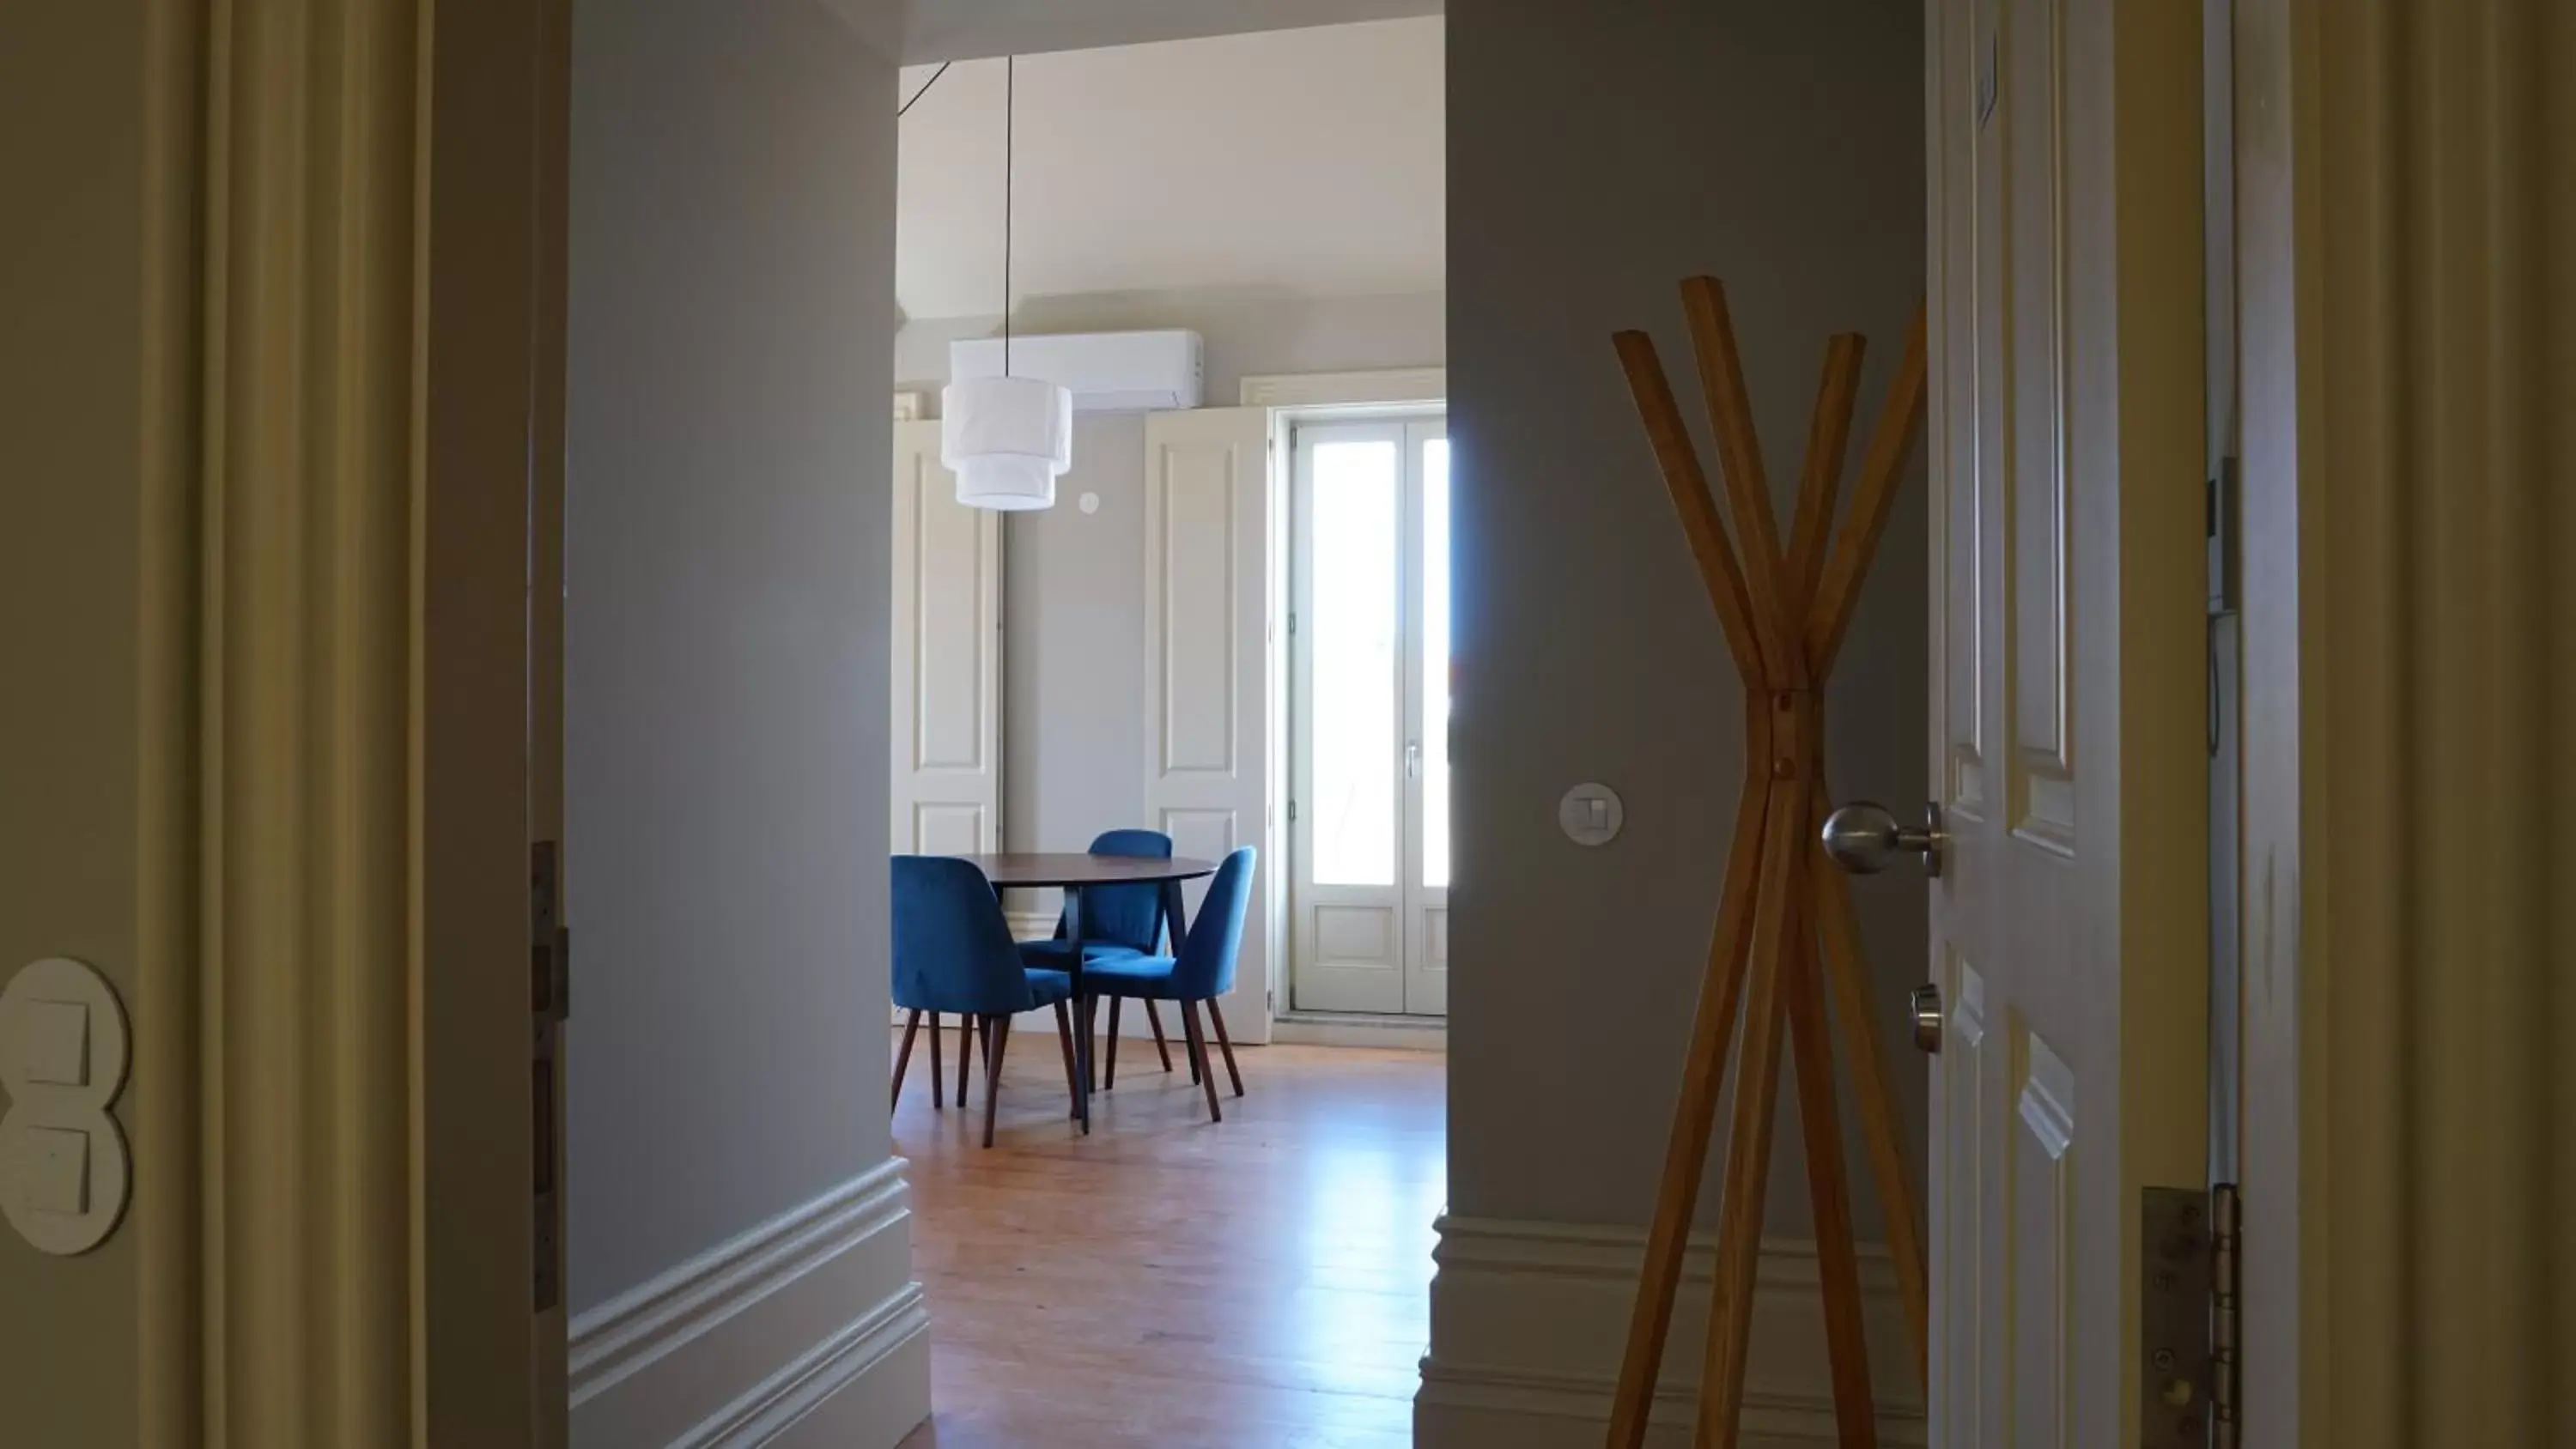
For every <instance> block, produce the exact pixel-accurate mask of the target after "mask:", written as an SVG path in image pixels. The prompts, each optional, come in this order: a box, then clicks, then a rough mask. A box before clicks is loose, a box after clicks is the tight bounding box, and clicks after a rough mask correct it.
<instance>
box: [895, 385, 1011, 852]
mask: <svg viewBox="0 0 2576 1449" xmlns="http://www.w3.org/2000/svg"><path fill="white" fill-rule="evenodd" d="M893 554H894V558H893V564H894V567H893V570H892V572H893V575H894V623H893V641H892V642H893V647H892V651H891V656H892V666H893V671H892V672H893V686H894V687H893V702H894V704H893V707H894V719H893V729H892V731H891V732H890V738H891V740H892V744H893V750H892V754H893V764H894V787H893V789H892V790H891V791H890V792H889V798H890V800H891V801H892V810H891V815H892V820H891V822H890V823H891V827H892V845H893V849H894V850H895V852H896V853H898V854H925V855H956V854H973V853H976V852H979V851H991V850H999V849H1001V845H1002V824H1001V820H1002V764H1001V736H1002V701H1001V692H1002V660H1001V620H1002V525H1001V515H1000V514H998V513H995V512H993V511H992V510H990V509H983V508H968V507H966V506H965V505H963V504H961V503H959V502H958V501H957V480H956V475H955V474H952V473H950V472H949V471H948V470H947V469H946V468H944V467H941V466H940V463H939V424H938V423H936V422H926V423H924V422H899V423H896V424H895V425H894V546H893Z"/></svg>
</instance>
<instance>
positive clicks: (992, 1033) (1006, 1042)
mask: <svg viewBox="0 0 2576 1449" xmlns="http://www.w3.org/2000/svg"><path fill="white" fill-rule="evenodd" d="M1010 1046H1011V1019H1010V1018H1009V1017H1007V1016H988V1017H985V1018H984V1145H985V1146H987V1147H990V1146H992V1145H993V1114H994V1112H995V1110H996V1109H998V1108H999V1107H1000V1106H1001V1105H1002V1053H1004V1052H1006V1051H1008V1050H1010Z"/></svg>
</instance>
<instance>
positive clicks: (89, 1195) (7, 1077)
mask: <svg viewBox="0 0 2576 1449" xmlns="http://www.w3.org/2000/svg"><path fill="white" fill-rule="evenodd" d="M128 1042H129V1038H128V1036H127V1033H126V1023H125V1007H124V1004H123V1003H122V1002H120V1001H118V1000H117V998H116V989H115V988H114V987H112V986H110V985H108V983H107V978H105V977H103V976H101V975H99V974H98V973H97V972H96V971H94V970H92V969H91V968H90V967H89V965H88V964H87V963H85V962H81V961H75V960H72V959H71V958H69V957H67V956H51V957H47V958H45V959H44V960H41V961H31V962H29V963H27V965H26V966H24V967H22V968H20V970H19V972H18V974H17V976H16V977H14V978H13V979H12V980H11V981H10V982H9V985H8V988H7V989H6V990H0V1091H5V1092H6V1093H7V1094H8V1111H7V1113H6V1114H5V1115H0V1213H5V1215H6V1216H7V1217H8V1219H9V1225H10V1226H11V1227H14V1228H16V1229H17V1230H18V1235H19V1236H20V1237H23V1238H25V1239H26V1240H27V1241H28V1242H29V1243H31V1244H33V1245H34V1246H35V1248H36V1249H37V1250H38V1251H39V1252H45V1253H51V1254H53V1255H55V1256H57V1257H64V1258H68V1257H72V1256H74V1255H76V1254H80V1253H86V1252H88V1251H89V1250H90V1249H92V1248H95V1247H97V1246H98V1245H99V1244H100V1243H103V1242H105V1241H107V1235H108V1234H109V1233H112V1232H114V1231H116V1224H117V1220H118V1219H119V1218H122V1217H123V1216H124V1215H125V1200H126V1195H127V1192H128V1190H129V1189H130V1188H131V1187H132V1181H131V1164H130V1162H129V1160H128V1158H127V1155H126V1147H125V1133H124V1130H123V1129H121V1128H119V1127H118V1126H117V1125H116V1118H115V1117H114V1116H112V1115H111V1114H110V1112H109V1109H110V1108H112V1107H114V1106H115V1105H116V1099H117V1096H118V1094H119V1093H121V1092H123V1091H124V1090H125V1066H126V1055H127V1048H128Z"/></svg>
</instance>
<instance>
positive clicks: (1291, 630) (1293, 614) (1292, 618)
mask: <svg viewBox="0 0 2576 1449" xmlns="http://www.w3.org/2000/svg"><path fill="white" fill-rule="evenodd" d="M1288 637H1290V638H1292V639H1293V638H1295V637H1297V611H1296V610H1294V609H1290V610H1289V611H1288Z"/></svg>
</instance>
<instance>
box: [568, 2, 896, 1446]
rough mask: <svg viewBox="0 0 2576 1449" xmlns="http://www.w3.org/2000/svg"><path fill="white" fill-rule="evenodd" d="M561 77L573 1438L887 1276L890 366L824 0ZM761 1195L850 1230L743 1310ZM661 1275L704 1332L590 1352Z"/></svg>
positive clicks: (648, 13)
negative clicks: (685, 1295) (722, 1275)
mask: <svg viewBox="0 0 2576 1449" xmlns="http://www.w3.org/2000/svg"><path fill="white" fill-rule="evenodd" d="M573 101H574V105H573V160H572V184H573V205H572V267H571V277H572V291H571V359H570V397H569V422H568V426H569V437H570V442H569V447H570V454H571V463H570V477H569V483H568V490H569V498H568V513H569V518H568V532H569V539H570V541H569V557H568V560H567V568H566V573H567V588H568V596H569V597H568V607H567V621H566V631H567V653H568V656H569V657H568V664H567V672H568V680H567V705H566V707H567V716H568V725H567V752H566V753H567V763H566V768H567V813H568V824H567V871H568V877H569V879H568V908H569V912H570V919H571V922H572V926H573V933H574V941H575V946H574V971H575V978H574V980H575V985H574V991H573V1016H572V1021H571V1026H570V1032H569V1041H568V1048H567V1054H568V1063H569V1065H568V1069H567V1070H568V1081H569V1084H570V1085H569V1092H570V1105H569V1118H570V1121H569V1126H568V1132H569V1137H568V1142H567V1151H568V1155H569V1166H568V1173H569V1182H568V1201H569V1211H570V1215H571V1224H570V1229H569V1232H570V1243H569V1248H570V1253H571V1281H570V1300H571V1306H572V1309H573V1313H574V1320H575V1326H574V1359H575V1365H574V1379H575V1384H574V1396H575V1409H574V1431H575V1437H576V1440H577V1441H583V1442H589V1443H596V1444H600V1445H603V1446H605V1445H609V1444H621V1445H622V1444H627V1443H646V1442H653V1443H659V1442H666V1441H667V1440H668V1439H669V1438H670V1437H672V1436H674V1435H676V1434H678V1433H680V1432H682V1431H685V1430H688V1429H690V1428H691V1427H692V1426H694V1425H701V1424H710V1423H716V1424H720V1423H724V1422H728V1421H724V1420H722V1419H721V1418H716V1419H710V1418H709V1417H707V1416H708V1415H710V1414H720V1413H723V1412H732V1409H729V1408H728V1405H733V1406H734V1407H735V1408H738V1407H739V1401H738V1400H739V1396H740V1395H742V1394H746V1393H754V1392H755V1391H756V1390H758V1388H759V1386H760V1383H761V1380H762V1379H763V1377H764V1376H766V1375H768V1374H770V1373H772V1372H773V1371H776V1370H780V1369H782V1368H784V1367H786V1366H787V1364H788V1363H789V1362H790V1360H791V1359H794V1358H795V1357H796V1356H797V1355H800V1354H803V1353H806V1352H808V1351H809V1350H815V1351H820V1349H821V1346H825V1345H828V1344H830V1343H832V1342H835V1341H836V1340H834V1338H833V1335H835V1334H841V1333H843V1332H844V1331H845V1330H849V1331H852V1332H857V1331H858V1330H860V1329H865V1328H866V1327H867V1322H866V1321H865V1320H866V1319H867V1315H869V1314H871V1313H874V1312H876V1311H877V1309H878V1308H880V1307H883V1306H885V1305H886V1304H889V1303H893V1304H898V1307H899V1306H900V1299H901V1295H902V1294H903V1293H904V1292H905V1291H906V1283H907V1280H908V1278H909V1249H908V1245H907V1241H906V1230H905V1226H904V1223H903V1221H902V1217H901V1212H900V1192H899V1189H897V1190H895V1191H894V1195H893V1196H892V1197H891V1198H887V1197H886V1196H885V1194H884V1192H883V1191H881V1189H885V1188H887V1186H888V1180H887V1178H886V1174H887V1173H889V1172H890V1171H891V1170H890V1169H888V1168H887V1167H886V1164H887V1163H888V1161H889V1158H890V1155H891V1141H890V1134H889V1127H888V1123H887V1118H886V1111H885V1096H884V1093H885V1083H886V1073H887V1070H888V1061H887V1041H886V1035H885V1030H884V1023H885V1020H886V1013H887V1009H888V1004H887V962H886V951H887V946H886V890H887V885H886V866H885V818H886V808H887V805H886V791H887V779H886V750H887V739H886V731H887V719H886V700H887V689H888V681H887V673H886V671H887V656H886V649H887V644H886V629H887V624H888V609H889V599H888V588H889V583H888V562H887V534H888V529H889V517H888V493H887V489H888V486H889V484H888V479H887V473H886V458H887V456H888V452H889V449H890V447H891V436H890V432H889V423H888V419H887V414H886V410H885V409H884V408H883V407H881V406H861V405H860V402H861V400H863V399H870V398H881V397H883V396H885V395H886V392H887V388H888V385H889V382H890V378H889V369H888V366H887V361H888V359H887V351H886V348H887V338H888V337H889V336H890V335H891V334H892V332H893V329H894V315H893V313H894V307H893V297H892V290H891V286H890V279H891V277H892V275H893V246H894V206H893V198H894V110H895V87H894V68H893V66H892V64H891V63H890V62H889V61H888V60H887V59H885V58H884V57H882V56H879V55H877V54H876V53H874V52H873V51H870V50H868V49H867V48H866V47H865V46H863V45H862V44H861V43H859V41H858V40H857V39H856V37H855V36H854V35H853V33H852V32H851V31H850V30H849V29H847V28H846V27H845V25H844V24H843V23H842V22H841V21H840V20H839V19H838V18H836V17H834V16H833V15H832V14H831V13H830V12H828V11H827V10H825V9H824V8H823V7H821V6H820V5H819V4H817V3H814V0H768V3H764V4H760V5H753V6H739V5H733V4H728V3H722V0H679V3H661V4H654V5H626V4H617V3H609V0H602V3H596V4H585V5H583V6H582V7H581V10H580V13H579V16H578V19H577V24H576V54H575V64H574V92H573ZM871 1174H877V1176H875V1177H871V1176H870V1175H871ZM853 1184H856V1186H855V1187H854V1186H853ZM844 1189H847V1190H848V1191H849V1194H851V1195H850V1197H849V1200H848V1202H846V1203H842V1202H839V1200H837V1199H833V1198H830V1197H829V1196H828V1195H830V1194H834V1193H836V1192H841V1191H843V1190H844ZM818 1203H819V1204H822V1206H820V1207H818V1206H817V1204H818ZM836 1203H837V1204H838V1205H835V1204H836ZM844 1208H846V1209H847V1211H846V1212H844ZM816 1213H820V1214H822V1216H821V1217H814V1216H813V1215H814V1214H816ZM782 1214H789V1215H796V1214H805V1215H806V1216H807V1217H811V1218H813V1220H814V1221H816V1222H817V1223H818V1224H821V1225H824V1226H828V1228H829V1230H830V1231H831V1232H834V1233H844V1234H847V1235H849V1239H850V1246H851V1251H850V1252H848V1253H845V1254H841V1255H840V1256H839V1257H836V1258H833V1259H831V1260H829V1261H819V1260H818V1261H814V1262H811V1263H810V1264H809V1265H808V1266H810V1268H811V1275H812V1276H811V1278H810V1279H809V1280H808V1281H809V1282H810V1283H812V1284H814V1285H816V1286H815V1287H814V1289H813V1291H812V1292H811V1293H809V1294H806V1295H804V1296H801V1297H800V1296H799V1295H798V1292H797V1290H795V1289H792V1288H781V1289H780V1290H779V1291H778V1292H777V1293H774V1294H771V1295H770V1296H769V1297H766V1298H762V1299H759V1300H758V1301H757V1302H754V1301H751V1300H750V1299H748V1298H745V1299H741V1300H733V1299H728V1298H726V1297H725V1296H724V1294H726V1293H729V1292H732V1291H734V1290H732V1289H730V1288H723V1287H721V1285H715V1284H711V1283H710V1282H708V1281H707V1280H706V1276H705V1275H704V1274H703V1273H702V1272H700V1271H699V1270H700V1269H703V1268H704V1267H705V1266H706V1265H707V1264H708V1263H709V1262H711V1261H720V1260H722V1259H723V1258H724V1257H725V1256H726V1255H727V1254H731V1253H739V1252H741V1251H743V1244H742V1243H741V1242H739V1241H736V1240H737V1237H738V1235H741V1234H745V1233H747V1232H751V1231H753V1230H755V1229H759V1228H761V1227H762V1226H763V1225H764V1224H771V1223H774V1222H775V1221H776V1220H777V1219H779V1218H780V1216H781V1215H782ZM799 1220H800V1221H802V1220H804V1219H799ZM822 1230H823V1226H818V1228H817V1231H822ZM728 1244H730V1246H728ZM711 1250H713V1251H714V1254H715V1256H714V1258H713V1259H710V1258H709V1257H708V1256H706V1255H709V1254H710V1252H711ZM675 1270H676V1271H677V1273H678V1275H679V1276H678V1277H677V1278H670V1277H666V1276H665V1275H670V1274H673V1273H674V1272H675ZM844 1274H848V1275H850V1276H840V1275H844ZM648 1284H659V1285H661V1286H663V1287H665V1288H670V1289H673V1290H674V1291H681V1292H696V1291H698V1290H700V1289H704V1290H706V1291H707V1292H709V1293H712V1294H714V1295H715V1296H714V1297H713V1298H711V1299H708V1300H707V1301H706V1303H705V1304H703V1305H702V1307H701V1309H700V1310H698V1311H697V1312H695V1313H694V1314H692V1315H688V1316H684V1318H683V1319H682V1327H683V1328H687V1329H691V1330H696V1329H704V1330H705V1332H704V1333H703V1334H702V1335H701V1336H700V1337H698V1338H695V1339H689V1340H686V1341H682V1340H680V1339H678V1338H676V1337H674V1338H673V1339H672V1340H671V1341H670V1342H669V1345H668V1347H669V1350H670V1356H669V1357H668V1358H666V1359H661V1360H656V1361H653V1362H651V1364H650V1366H649V1369H647V1370H646V1371H641V1372H636V1373H634V1374H632V1375H631V1376H630V1377H627V1378H625V1379H623V1380H621V1381H617V1382H608V1381H607V1380H608V1378H609V1375H608V1374H607V1373H605V1372H603V1371H599V1370H596V1369H594V1370H593V1371H592V1372H590V1373H589V1374H588V1375H587V1377H586V1376H585V1370H584V1367H583V1365H584V1362H585V1355H586V1353H594V1352H607V1351H608V1350H607V1349H606V1348H598V1347H596V1345H599V1344H604V1343H606V1342H607V1340H608V1339H609V1338H611V1337H613V1334H611V1333H609V1332H608V1331H606V1330H603V1328H602V1327H601V1325H602V1324H606V1325H607V1328H608V1329H617V1328H621V1327H634V1326H638V1325H641V1324H643V1322H644V1319H643V1317H642V1316H640V1315H638V1314H637V1313H636V1312H635V1308H636V1303H635V1300H634V1298H633V1297H632V1296H631V1295H633V1294H634V1293H635V1292H636V1290H638V1289H639V1287H642V1286H644V1285H648ZM728 1306H731V1307H735V1308H738V1309H739V1312H738V1313H735V1314H734V1315H733V1316H732V1317H730V1318H725V1317H722V1316H721V1314H722V1312H723V1310H725V1309H726V1308H727V1307H728ZM889 1311H890V1312H895V1316H896V1318H903V1317H904V1314H903V1313H902V1312H897V1311H895V1310H889ZM909 1313H910V1319H908V1320H906V1321H912V1320H917V1317H918V1309H917V1301H916V1302H915V1304H914V1305H913V1307H912V1308H911V1309H910V1310H909ZM889 1322H890V1323H891V1322H894V1320H893V1319H889ZM895 1326H896V1327H897V1328H900V1327H901V1324H900V1323H897V1324H896V1325H895ZM915 1326H917V1323H916V1325H915ZM654 1331H656V1332H659V1331H661V1330H659V1329H656V1330H654ZM894 1337H895V1339H897V1340H900V1339H901V1337H902V1335H901V1334H899V1333H897V1334H895V1335H894ZM861 1349H864V1350H865V1351H867V1352H872V1353H874V1352H880V1351H883V1352H888V1353H896V1354H898V1356H899V1355H900V1353H901V1352H902V1349H901V1347H900V1344H898V1345H897V1347H895V1348H888V1347H887V1344H886V1343H884V1342H876V1343H874V1344H873V1346H870V1345H868V1344H862V1345H860V1346H859V1347H858V1348H853V1349H851V1351H852V1352H858V1351H860V1350H861ZM917 1356H918V1355H916V1357H917ZM831 1362H832V1363H833V1364H835V1365H839V1366H840V1367H841V1368H847V1367H849V1362H848V1360H847V1359H846V1358H836V1359H833V1360H832V1361H831ZM897 1367H898V1368H899V1369H900V1370H901V1371H903V1372H906V1373H915V1372H919V1365H918V1364H910V1363H905V1364H898V1365H897ZM586 1392H587V1393H589V1394H590V1395H591V1396H592V1397H591V1398H590V1399H588V1400H585V1398H584V1395H585V1393H586ZM907 1392H909V1390H907ZM918 1392H919V1397H920V1398H921V1400H922V1402H923V1403H925V1404H926V1395H927V1380H926V1375H925V1376H923V1377H922V1378H921V1380H920V1382H919V1384H918ZM912 1417H913V1418H915V1419H917V1418H918V1414H917V1413H915V1414H913V1416H912ZM902 1427H909V1423H908V1422H907V1423H905V1424H904V1425H903V1426H902ZM870 1432H871V1431H864V1430H853V1431H852V1434H851V1437H850V1438H849V1439H847V1440H846V1441H845V1442H850V1443H854V1444H862V1443H865V1442H867V1440H868V1438H869V1433H870ZM880 1442H884V1443H890V1442H891V1438H890V1437H888V1438H884V1439H882V1440H881V1441H880Z"/></svg>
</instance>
